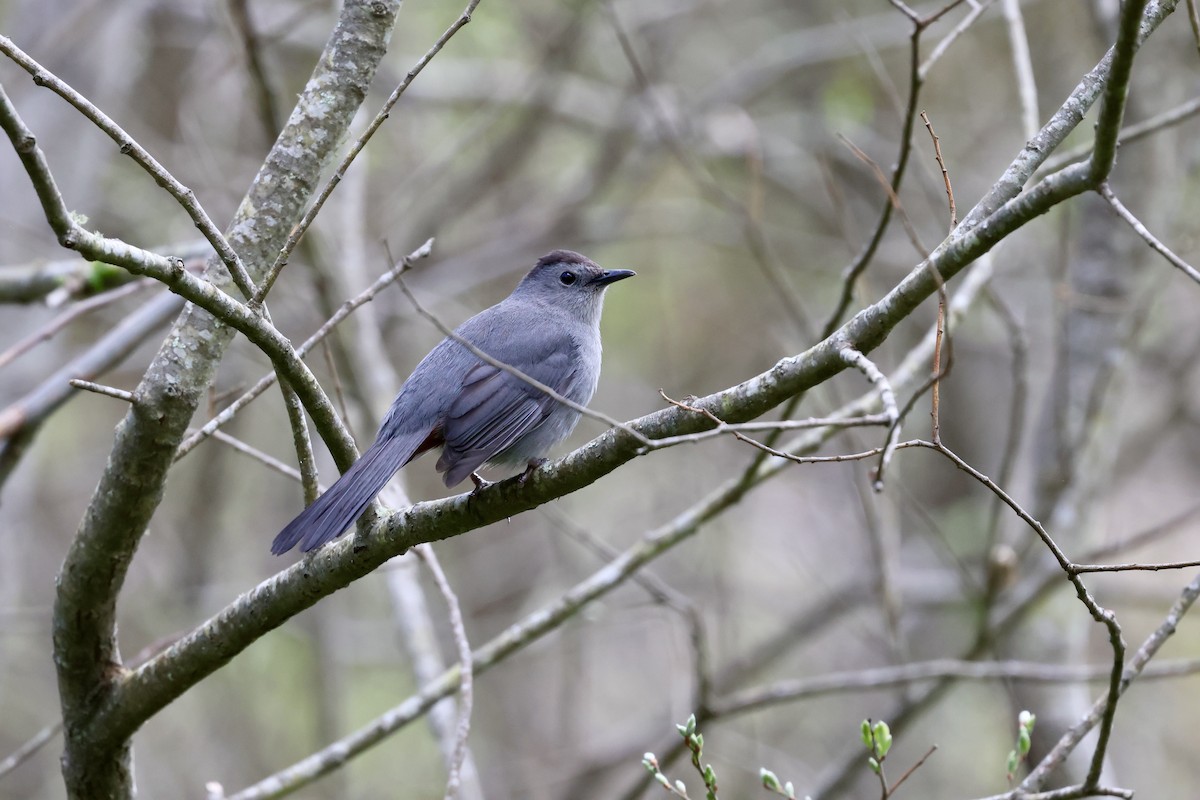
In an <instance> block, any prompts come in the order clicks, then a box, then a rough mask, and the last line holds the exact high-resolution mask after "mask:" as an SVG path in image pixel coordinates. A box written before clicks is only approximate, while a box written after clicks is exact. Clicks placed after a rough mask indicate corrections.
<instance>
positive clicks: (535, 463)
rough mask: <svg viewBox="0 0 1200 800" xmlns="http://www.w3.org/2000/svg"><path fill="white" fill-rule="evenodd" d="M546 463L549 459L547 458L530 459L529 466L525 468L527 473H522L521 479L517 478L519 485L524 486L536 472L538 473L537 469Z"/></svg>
mask: <svg viewBox="0 0 1200 800" xmlns="http://www.w3.org/2000/svg"><path fill="white" fill-rule="evenodd" d="M546 461H547V459H545V458H531V459H529V466H527V467H525V471H524V472H522V473H521V477H519V478H517V484H518V485H520V486H524V485H525V482H526V481H528V480H529V478H530V476H531V475H533V473H534V472H535V471H537V468H538V467H540V466H541V465H542V464H545V463H546Z"/></svg>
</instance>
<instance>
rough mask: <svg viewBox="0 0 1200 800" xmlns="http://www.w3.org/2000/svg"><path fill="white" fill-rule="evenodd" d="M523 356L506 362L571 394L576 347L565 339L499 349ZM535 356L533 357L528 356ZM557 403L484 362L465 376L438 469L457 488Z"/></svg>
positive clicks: (444, 428)
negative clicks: (517, 359) (520, 353)
mask: <svg viewBox="0 0 1200 800" xmlns="http://www.w3.org/2000/svg"><path fill="white" fill-rule="evenodd" d="M497 349H502V350H508V351H510V352H523V353H524V357H523V358H521V359H520V361H521V362H522V363H513V361H516V359H515V358H514V359H512V360H511V361H506V360H505V358H504V355H503V354H501V353H497V354H496V355H495V356H494V357H495V358H496V359H497V360H499V361H503V362H504V363H510V364H512V366H515V367H517V368H518V369H521V371H522V372H524V373H525V374H526V375H528V376H529V377H531V378H533V379H535V380H537V381H539V382H541V383H544V384H545V385H547V386H549V387H550V388H551V389H553V390H554V391H556V392H558V393H559V394H561V395H567V396H569V395H570V392H571V388H572V386H573V385H574V384H575V383H576V381H577V375H576V370H575V369H574V368H573V364H574V362H575V358H576V347H575V345H574V343H573V342H571V341H570V340H569V339H566V338H565V337H564V340H562V341H560V342H558V343H557V346H556V344H555V343H547V342H544V341H543V342H539V343H538V344H537V346H536V347H534V348H525V349H521V348H513V347H504V348H497ZM530 356H532V357H530ZM557 405H558V401H557V400H554V399H553V398H552V397H550V396H549V395H547V394H546V393H545V392H542V391H541V390H540V389H535V388H534V387H532V386H530V385H529V384H528V383H526V382H525V381H523V380H521V379H520V378H518V377H516V376H515V375H513V374H511V373H509V372H507V371H505V370H502V369H499V368H497V367H494V366H492V365H491V364H487V363H484V362H480V363H478V364H476V365H475V366H474V367H472V368H471V369H470V370H469V371H468V372H467V374H466V376H465V377H464V378H463V382H462V387H461V388H460V389H459V392H458V394H457V395H456V396H455V398H454V400H453V401H452V402H451V404H450V408H449V410H448V411H447V413H446V417H445V421H444V422H443V426H442V434H443V436H444V437H445V444H444V445H443V448H442V456H441V458H440V459H438V463H437V468H438V470H439V471H440V472H445V473H446V474H445V476H444V479H445V482H446V485H447V486H453V485H455V484H456V483H458V482H460V481H461V480H463V479H464V478H466V477H467V475H469V474H470V473H472V472H474V471H475V470H476V469H478V468H479V467H480V466H482V465H483V463H484V462H485V461H488V460H490V459H492V458H493V457H494V456H496V455H497V454H498V453H500V452H501V451H503V450H504V449H505V448H506V447H508V446H509V445H511V444H512V443H513V442H515V441H517V440H518V439H520V438H521V437H522V436H524V435H525V434H526V433H528V432H529V431H531V430H533V429H534V428H536V427H537V426H538V425H540V424H541V423H542V422H543V421H544V420H545V419H546V417H548V416H549V415H550V413H551V412H552V411H554V409H555V407H556V406H557Z"/></svg>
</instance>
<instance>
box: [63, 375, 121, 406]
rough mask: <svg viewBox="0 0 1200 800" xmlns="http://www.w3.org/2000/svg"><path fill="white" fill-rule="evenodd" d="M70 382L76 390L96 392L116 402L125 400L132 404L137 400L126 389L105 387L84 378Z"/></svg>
mask: <svg viewBox="0 0 1200 800" xmlns="http://www.w3.org/2000/svg"><path fill="white" fill-rule="evenodd" d="M68 382H69V383H70V384H71V385H72V386H74V387H75V388H76V389H83V390H84V391H87V392H95V393H96V394H102V395H104V396H105V397H112V398H114V399H116V400H124V401H125V402H126V403H132V402H134V401H135V400H136V399H137V398H136V396H135V395H134V393H133V392H127V391H125V390H124V389H116V388H114V387H112V386H105V385H104V384H101V383H93V382H92V381H85V380H83V379H82V378H72V379H71V380H70V381H68Z"/></svg>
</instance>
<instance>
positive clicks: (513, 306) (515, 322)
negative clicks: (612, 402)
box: [271, 250, 634, 555]
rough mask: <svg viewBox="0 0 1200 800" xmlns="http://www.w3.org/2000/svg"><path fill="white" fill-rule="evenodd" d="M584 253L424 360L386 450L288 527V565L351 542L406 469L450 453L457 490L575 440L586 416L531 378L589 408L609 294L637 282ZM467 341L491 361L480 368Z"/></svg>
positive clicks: (377, 447)
mask: <svg viewBox="0 0 1200 800" xmlns="http://www.w3.org/2000/svg"><path fill="white" fill-rule="evenodd" d="M632 275H634V273H633V272H632V271H631V270H627V269H611V270H606V269H603V268H601V267H600V266H599V265H597V264H596V263H595V262H593V261H591V260H590V259H588V258H585V257H584V256H581V255H580V254H579V253H575V252H572V251H570V250H555V251H554V252H552V253H549V254H547V255H545V256H542V258H540V259H539V260H538V262H537V264H536V265H535V266H534V268H533V269H532V270H530V271H529V274H527V275H526V276H525V277H524V278H523V279H522V280H521V282H520V283H519V284H517V288H516V289H514V290H513V292H512V294H510V295H509V296H508V297H506V298H504V299H503V300H501V301H500V302H499V303H497V304H496V305H494V306H492V307H491V308H489V309H487V310H486V311H481V312H480V313H478V314H476V315H475V316H473V317H471V318H470V319H469V320H467V321H466V322H464V323H463V324H462V325H460V326H459V327H458V328H457V329H456V330H455V331H454V334H453V335H452V336H449V337H447V338H445V339H443V340H442V342H441V343H440V344H439V345H438V346H437V347H435V348H433V350H432V351H430V353H429V355H427V356H425V358H424V359H422V360H421V363H420V364H418V365H417V368H416V369H415V370H413V373H412V375H410V376H409V378H408V380H407V381H405V382H404V385H403V386H401V387H400V393H399V394H397V395H396V399H395V400H394V401H393V402H392V406H391V408H390V409H388V412H387V415H386V416H385V417H384V418H383V423H382V424H381V425H380V426H379V434H378V435H377V436H376V438H375V443H374V444H373V445H371V446H370V448H368V449H367V451H366V452H365V453H363V454H362V457H361V458H359V459H358V461H355V462H354V463H353V464H352V465H350V469H348V470H346V472H345V474H344V475H342V477H340V478H339V479H338V480H337V482H336V483H335V484H333V486H331V487H329V490H328V491H326V492H325V493H324V494H323V495H321V496H320V497H318V498H317V499H316V501H315V502H314V503H313V504H312V505H310V506H309V507H308V508H306V509H304V511H302V512H300V515H299V516H297V517H296V518H295V519H293V520H292V521H291V522H289V523H288V524H287V526H286V527H285V528H284V529H283V530H282V531H280V532H279V535H277V536H276V537H275V541H274V542H272V544H271V552H272V553H275V554H276V555H279V554H281V553H286V552H287V551H288V550H290V549H292V548H293V547H295V546H296V544H299V545H300V549H301V550H304V551H306V552H307V551H310V550H315V549H316V548H318V547H320V546H321V545H323V544H325V543H326V542H329V541H331V540H333V539H335V538H337V537H338V536H340V535H341V534H342V532H343V531H345V530H346V529H347V528H349V527H350V525H351V524H352V523H353V522H354V520H356V519H357V518H358V517H359V516H360V515H361V514H362V513H363V512H364V511H365V510H366V508H367V506H368V505H370V503H371V501H372V500H373V499H375V496H376V495H377V494H379V492H380V491H382V489H383V487H384V485H385V484H386V483H387V482H388V480H390V479H391V477H392V475H394V474H395V473H396V471H397V470H399V469H400V468H401V467H403V466H404V465H405V464H407V463H408V462H410V461H412V460H413V459H414V458H416V457H417V456H419V455H421V454H422V453H425V452H426V451H428V450H432V449H433V448H435V447H440V448H442V454H441V457H440V458H438V461H437V470H438V472H441V473H442V480H443V481H444V482H445V484H446V485H447V486H454V485H455V484H458V483H461V482H462V480H463V479H464V478H466V477H467V476H470V477H471V478H472V479H473V480H474V481H475V484H476V487H477V488H478V487H480V486H482V485H484V484H485V483H486V482H485V481H483V479H482V478H480V477H479V476H478V475H477V474H476V470H478V469H479V468H480V467H482V466H483V465H484V464H485V463H493V464H525V465H527V470H526V472H525V476H524V477H528V475H529V474H530V473H531V472H532V471H533V470H534V469H536V468H537V467H538V466H539V465H540V464H541V463H542V462H543V461H544V460H545V459H544V458H543V456H544V455H545V454H546V452H547V451H549V450H550V448H552V447H554V445H556V444H558V443H559V442H561V441H562V440H563V439H565V438H566V437H567V436H568V435H569V434H570V433H571V431H572V430H573V429H574V428H575V424H576V423H577V422H579V416H580V414H579V411H577V410H576V409H574V408H572V407H571V406H570V405H567V404H564V403H563V402H561V400H559V399H556V398H555V397H553V396H552V395H550V394H547V393H546V392H545V391H543V390H542V389H539V388H537V387H535V386H534V385H532V384H531V383H530V382H528V381H527V380H525V379H524V378H522V377H520V376H518V375H515V374H513V372H511V371H509V370H506V369H503V368H501V366H498V364H499V365H506V366H508V367H511V368H513V369H515V370H517V371H519V372H521V373H523V374H524V375H526V376H528V377H529V378H532V379H533V380H535V381H537V382H539V383H542V384H544V385H545V386H546V387H548V388H550V389H552V390H553V391H554V392H555V393H557V394H558V395H561V396H562V397H563V398H566V399H567V400H570V401H572V402H573V403H575V404H577V405H585V404H587V402H588V401H589V400H591V399H592V394H593V393H594V392H595V391H596V383H597V381H598V380H599V378H600V312H601V308H602V307H603V303H604V290H605V289H606V288H607V287H608V286H609V284H611V283H614V282H616V281H619V280H623V279H625V278H628V277H631V276H632ZM463 342H469V343H470V345H471V346H472V347H474V348H476V349H478V350H479V351H480V352H482V353H484V354H486V355H487V356H489V357H490V358H491V360H492V361H495V362H497V363H489V362H488V361H487V360H485V359H483V358H480V357H479V356H478V355H477V354H476V353H474V352H472V350H471V348H470V347H467V346H465V345H464V344H463Z"/></svg>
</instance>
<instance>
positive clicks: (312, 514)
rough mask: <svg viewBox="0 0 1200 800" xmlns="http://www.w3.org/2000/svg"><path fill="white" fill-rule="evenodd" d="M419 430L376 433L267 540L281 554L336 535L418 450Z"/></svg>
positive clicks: (314, 545)
mask: <svg viewBox="0 0 1200 800" xmlns="http://www.w3.org/2000/svg"><path fill="white" fill-rule="evenodd" d="M424 439H425V436H424V435H423V434H417V435H409V436H396V437H388V438H384V437H380V439H379V440H377V441H376V442H375V444H373V445H371V447H370V448H368V449H367V452H365V453H363V454H362V456H361V457H360V458H359V459H358V461H355V462H354V463H353V464H351V465H350V469H348V470H346V472H345V473H343V475H342V477H340V478H338V480H337V482H336V483H335V484H333V486H330V487H329V490H328V491H326V492H325V494H323V495H321V496H320V497H318V498H317V499H316V500H315V501H314V502H313V504H312V505H310V506H309V507H308V508H306V509H304V510H303V511H301V512H300V515H299V516H297V517H296V518H295V519H294V520H292V521H291V522H289V523H288V524H287V526H286V527H285V528H284V529H283V530H281V531H280V532H279V535H277V536H276V537H275V541H273V542H272V543H271V552H272V553H274V554H275V555H281V554H283V553H286V552H287V551H288V550H291V549H292V548H293V547H295V546H296V543H297V542H299V543H300V549H301V550H303V551H304V552H306V553H307V552H308V551H310V550H315V549H317V548H318V547H320V546H321V545H323V544H325V543H326V542H329V541H332V540H334V539H336V538H337V537H338V536H340V535H341V534H342V532H343V531H345V530H346V529H347V528H349V527H350V525H351V524H353V523H354V520H356V519H358V518H359V516H361V515H362V513H363V512H364V511H366V510H367V506H369V505H370V504H371V501H372V500H374V499H375V495H377V494H379V493H380V492H381V491H382V490H383V487H384V486H385V485H386V484H387V482H388V480H389V479H390V478H391V477H392V476H393V475H395V474H396V471H397V470H399V469H400V468H401V467H403V466H404V465H405V464H407V463H408V462H409V461H410V460H412V459H413V458H414V457H415V456H416V455H417V454H418V452H417V451H418V448H419V447H420V446H421V444H422V443H423V440H424Z"/></svg>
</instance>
